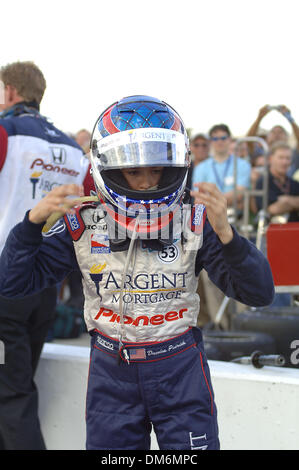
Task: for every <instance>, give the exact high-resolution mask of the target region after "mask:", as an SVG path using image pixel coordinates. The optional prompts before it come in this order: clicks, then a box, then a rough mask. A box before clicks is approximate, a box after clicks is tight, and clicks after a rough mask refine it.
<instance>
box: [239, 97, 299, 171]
mask: <svg viewBox="0 0 299 470" xmlns="http://www.w3.org/2000/svg"><path fill="white" fill-rule="evenodd" d="M273 110H275V111H278V112H279V113H281V114H282V115H283V116H284V117H285V118H286V119H287V120H288V121H289V123H290V124H291V126H292V130H293V132H294V135H295V138H296V142H297V146H296V148H295V149H293V155H292V163H291V165H290V168H289V172H288V175H289V176H292V175H293V174H294V173H295V171H296V170H297V169H298V168H299V126H298V124H297V123H296V121H295V119H294V118H293V116H292V114H291V111H290V110H289V108H287V106H285V105H284V104H282V105H278V106H270V105H268V104H267V105H265V106H263V107H262V108H261V109H260V110H259V113H258V116H257V118H256V120H255V121H254V123H253V124H252V126H251V127H250V129H249V131H248V133H247V136H248V137H253V136H257V135H258V131H259V127H260V123H261V121H262V119H263V118H264V117H265V116H266V115H267V114H269V113H270V112H271V111H273ZM288 138H289V136H288V133H287V131H286V130H285V129H284V127H282V126H279V125H275V126H273V127H272V129H270V131H269V132H268V133H267V135H266V142H267V144H268V145H269V147H272V146H273V145H274V144H276V143H277V142H284V143H286V144H287V143H288Z"/></svg>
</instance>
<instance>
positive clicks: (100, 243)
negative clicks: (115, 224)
mask: <svg viewBox="0 0 299 470" xmlns="http://www.w3.org/2000/svg"><path fill="white" fill-rule="evenodd" d="M110 252H111V249H110V242H109V238H108V235H104V234H102V233H92V234H91V253H93V254H99V253H110Z"/></svg>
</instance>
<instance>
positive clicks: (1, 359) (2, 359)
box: [0, 340, 5, 365]
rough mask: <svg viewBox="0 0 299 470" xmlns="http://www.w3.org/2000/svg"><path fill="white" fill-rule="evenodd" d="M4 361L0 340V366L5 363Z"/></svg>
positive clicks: (3, 350) (2, 344) (3, 349)
mask: <svg viewBox="0 0 299 470" xmlns="http://www.w3.org/2000/svg"><path fill="white" fill-rule="evenodd" d="M4 359H5V347H4V343H3V341H1V340H0V365H1V364H2V365H3V364H4V363H5V361H4Z"/></svg>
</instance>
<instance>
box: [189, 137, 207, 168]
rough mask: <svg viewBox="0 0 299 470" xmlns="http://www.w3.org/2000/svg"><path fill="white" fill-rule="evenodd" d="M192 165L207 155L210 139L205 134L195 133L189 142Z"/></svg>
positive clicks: (204, 158)
mask: <svg viewBox="0 0 299 470" xmlns="http://www.w3.org/2000/svg"><path fill="white" fill-rule="evenodd" d="M190 150H191V154H192V157H193V158H192V161H193V163H194V166H197V165H198V164H199V163H201V162H203V161H204V160H206V159H207V158H208V156H209V150H210V140H209V138H208V136H206V135H205V134H196V136H194V137H193V139H192V140H191V143H190Z"/></svg>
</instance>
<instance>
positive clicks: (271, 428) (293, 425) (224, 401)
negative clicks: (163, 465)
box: [36, 344, 299, 450]
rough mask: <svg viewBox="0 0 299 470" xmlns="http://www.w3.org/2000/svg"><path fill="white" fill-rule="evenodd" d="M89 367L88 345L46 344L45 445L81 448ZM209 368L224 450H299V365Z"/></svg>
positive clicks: (40, 376) (41, 381) (42, 369)
mask: <svg viewBox="0 0 299 470" xmlns="http://www.w3.org/2000/svg"><path fill="white" fill-rule="evenodd" d="M88 366H89V348H86V347H78V346H64V345H57V344H46V345H45V346H44V349H43V354H42V358H41V360H40V364H39V367H38V371H37V376H36V381H37V385H38V388H39V391H40V402H39V407H40V419H41V425H42V429H43V433H44V436H45V440H46V444H47V447H48V449H84V448H85V416H84V415H85V396H86V385H87V375H88ZM210 370H211V376H212V382H213V387H214V392H215V399H216V405H217V408H218V419H219V433H220V443H221V448H222V449H231V450H235V449H283V450H286V449H297V450H298V449H299V419H298V417H299V370H296V369H286V368H276V367H264V368H263V369H259V370H258V369H254V368H253V367H252V366H246V365H239V364H232V363H227V362H219V361H210ZM152 448H153V449H158V446H157V442H156V439H155V436H154V434H153V440H152Z"/></svg>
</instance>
